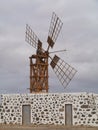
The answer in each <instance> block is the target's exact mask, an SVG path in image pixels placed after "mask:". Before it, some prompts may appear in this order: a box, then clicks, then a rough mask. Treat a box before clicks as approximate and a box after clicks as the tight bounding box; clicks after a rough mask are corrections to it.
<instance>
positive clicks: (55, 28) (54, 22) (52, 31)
mask: <svg viewBox="0 0 98 130" xmlns="http://www.w3.org/2000/svg"><path fill="white" fill-rule="evenodd" d="M62 25H63V23H62V22H61V20H60V19H59V17H57V15H56V14H55V13H54V12H53V14H52V19H51V23H50V28H49V33H48V39H47V42H48V44H49V46H51V48H53V46H54V44H55V42H56V39H57V37H58V35H59V32H60V30H61V28H62Z"/></svg>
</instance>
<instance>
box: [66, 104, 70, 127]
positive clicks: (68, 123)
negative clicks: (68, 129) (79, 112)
mask: <svg viewBox="0 0 98 130" xmlns="http://www.w3.org/2000/svg"><path fill="white" fill-rule="evenodd" d="M65 125H72V104H66V105H65Z"/></svg>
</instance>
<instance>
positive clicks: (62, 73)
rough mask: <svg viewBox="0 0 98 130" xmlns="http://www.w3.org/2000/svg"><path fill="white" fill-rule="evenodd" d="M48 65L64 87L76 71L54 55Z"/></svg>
mask: <svg viewBox="0 0 98 130" xmlns="http://www.w3.org/2000/svg"><path fill="white" fill-rule="evenodd" d="M50 65H51V67H52V69H53V70H54V72H55V74H56V75H57V77H58V79H59V81H60V82H61V84H62V85H63V86H64V88H66V87H67V85H68V84H69V82H70V81H71V79H72V78H73V77H74V75H75V73H76V72H77V71H76V70H75V69H74V68H73V67H71V66H70V65H69V64H68V63H65V62H64V61H63V60H62V59H60V58H59V57H58V56H56V55H55V56H54V58H53V59H52V61H51V63H50Z"/></svg>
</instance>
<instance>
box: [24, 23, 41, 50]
mask: <svg viewBox="0 0 98 130" xmlns="http://www.w3.org/2000/svg"><path fill="white" fill-rule="evenodd" d="M25 40H26V42H28V43H29V44H30V45H31V46H33V47H34V48H35V49H37V47H38V43H41V41H40V40H39V39H38V37H37V36H36V34H35V33H34V32H33V31H32V29H31V28H30V26H29V25H28V24H26V36H25Z"/></svg>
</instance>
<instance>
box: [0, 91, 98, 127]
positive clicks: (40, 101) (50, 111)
mask: <svg viewBox="0 0 98 130" xmlns="http://www.w3.org/2000/svg"><path fill="white" fill-rule="evenodd" d="M1 99H2V103H1V106H0V123H4V124H20V125H21V124H22V106H23V105H30V106H31V123H32V124H37V125H38V124H55V125H65V120H66V117H65V104H72V124H73V125H87V126H98V94H92V93H43V94H42V93H41V94H3V95H2V96H1Z"/></svg>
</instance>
